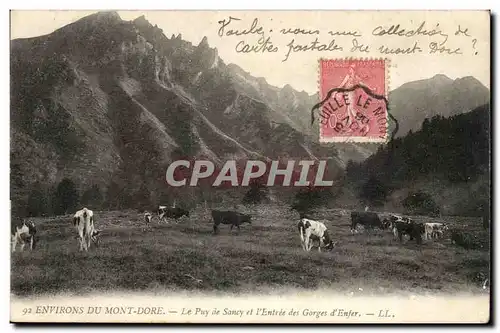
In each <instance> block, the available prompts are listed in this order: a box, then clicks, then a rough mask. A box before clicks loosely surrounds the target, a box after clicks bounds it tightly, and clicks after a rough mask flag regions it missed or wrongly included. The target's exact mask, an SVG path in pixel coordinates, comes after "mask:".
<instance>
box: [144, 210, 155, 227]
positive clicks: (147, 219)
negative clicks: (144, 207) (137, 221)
mask: <svg viewBox="0 0 500 333" xmlns="http://www.w3.org/2000/svg"><path fill="white" fill-rule="evenodd" d="M152 217H153V216H152V215H151V213H150V212H145V213H144V222H146V224H148V225H149V224H150V223H151V219H152Z"/></svg>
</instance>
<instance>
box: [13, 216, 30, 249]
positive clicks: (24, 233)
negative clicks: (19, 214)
mask: <svg viewBox="0 0 500 333" xmlns="http://www.w3.org/2000/svg"><path fill="white" fill-rule="evenodd" d="M13 231H14V233H13V234H12V240H11V241H12V252H16V247H17V244H18V243H20V244H21V251H22V250H23V249H24V246H25V245H26V244H29V247H30V250H31V251H33V249H34V248H35V243H36V239H35V236H36V227H35V223H33V221H27V222H26V221H23V222H22V223H20V224H18V225H15V226H14V230H13Z"/></svg>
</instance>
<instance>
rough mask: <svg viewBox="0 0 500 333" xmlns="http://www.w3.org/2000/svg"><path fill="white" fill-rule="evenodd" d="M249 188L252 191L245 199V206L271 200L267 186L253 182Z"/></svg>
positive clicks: (248, 192) (249, 191)
mask: <svg viewBox="0 0 500 333" xmlns="http://www.w3.org/2000/svg"><path fill="white" fill-rule="evenodd" d="M249 186H250V189H249V190H248V191H247V193H246V194H245V196H244V197H243V203H244V204H258V203H261V202H262V201H263V200H269V191H268V188H267V187H266V185H264V184H262V183H261V182H259V181H257V180H252V182H251V183H250V184H249Z"/></svg>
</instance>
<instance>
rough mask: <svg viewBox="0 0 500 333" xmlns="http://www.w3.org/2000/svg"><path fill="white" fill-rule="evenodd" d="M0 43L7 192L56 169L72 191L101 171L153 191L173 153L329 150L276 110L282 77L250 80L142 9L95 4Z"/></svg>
mask: <svg viewBox="0 0 500 333" xmlns="http://www.w3.org/2000/svg"><path fill="white" fill-rule="evenodd" d="M11 46H12V53H11V73H12V76H11V77H12V81H11V88H12V89H11V120H12V126H11V137H12V142H11V163H12V165H15V166H16V168H15V169H16V172H17V173H19V174H20V175H22V176H23V179H25V181H24V182H23V184H22V186H21V185H19V184H17V185H13V189H12V191H13V196H14V197H16V198H25V197H26V195H27V191H28V189H29V188H30V186H31V184H33V183H35V182H40V183H42V184H45V185H46V186H52V185H54V184H56V183H58V182H59V181H60V180H61V179H62V178H63V177H69V178H71V179H72V180H73V181H75V182H76V183H77V185H78V186H79V188H80V190H81V191H83V190H84V189H85V188H88V187H90V186H92V185H94V184H97V185H98V186H100V187H101V188H102V189H103V190H106V189H107V188H108V187H109V186H110V183H113V186H115V187H116V186H117V187H119V188H120V187H121V188H122V192H123V191H129V192H131V193H133V192H134V191H138V188H139V187H140V186H142V185H143V184H146V187H147V188H148V190H150V191H151V192H155V191H157V190H159V189H160V188H162V187H164V186H165V185H164V181H163V179H164V174H165V169H166V166H167V165H168V163H169V162H171V161H172V159H173V158H174V156H180V155H182V156H190V157H192V158H197V157H198V158H199V157H207V158H210V159H211V160H213V161H215V162H216V163H219V164H220V163H223V162H224V161H225V160H227V159H230V158H237V159H241V160H245V159H248V158H259V159H266V158H276V157H278V156H282V155H284V154H285V155H287V156H289V157H293V158H304V157H305V158H315V157H318V158H334V157H335V156H336V154H337V152H336V150H335V149H334V148H333V147H328V148H324V147H321V146H319V145H318V144H317V143H315V142H313V141H312V140H311V139H310V138H309V137H308V135H307V133H306V134H305V133H303V132H302V130H303V129H304V126H303V124H300V121H298V120H300V119H302V116H298V115H295V116H294V117H295V118H294V117H292V116H290V112H285V111H284V110H285V109H287V108H289V107H292V106H293V105H298V104H297V103H299V102H298V99H297V98H294V97H293V95H294V92H293V91H292V89H290V87H285V89H284V91H283V92H281V91H280V90H279V89H277V88H270V86H268V85H267V84H265V82H262V80H260V82H261V84H260V86H258V87H256V92H255V91H250V89H248V86H247V83H246V82H241V81H239V80H238V79H237V76H238V73H237V71H235V70H234V67H233V66H227V65H225V64H224V62H223V61H222V60H221V59H220V58H219V56H218V52H217V50H216V49H214V48H210V46H209V44H208V40H207V39H206V38H204V39H203V40H201V41H200V43H199V44H198V45H192V44H191V43H189V42H186V41H184V40H182V37H181V36H180V35H178V36H172V38H167V37H166V36H165V34H164V33H163V31H162V30H161V29H159V28H158V27H156V26H152V25H151V24H150V23H149V22H147V21H146V20H145V19H144V17H140V18H138V19H136V20H134V21H132V22H127V21H123V20H121V19H120V17H119V16H118V15H117V14H116V13H112V12H111V13H109V12H108V13H98V14H95V15H91V16H88V17H85V18H83V19H81V20H79V21H77V22H75V23H73V24H70V25H67V26H65V27H63V28H61V29H59V30H57V31H55V32H54V33H52V34H50V35H46V36H41V37H37V38H29V39H21V40H13V41H12V42H11ZM262 86H265V87H264V88H263V87H262ZM273 89H274V90H275V95H273V94H270V93H269V91H272V90H273ZM259 91H265V92H264V93H262V92H259ZM305 95H307V94H305ZM283 101H286V103H291V104H285V103H284V102H283ZM273 103H274V104H273ZM301 103H303V105H302V106H301V108H300V110H301V112H302V114H305V112H306V111H304V110H306V109H307V108H309V105H308V103H306V102H302V101H301ZM283 105H284V106H283ZM278 106H280V107H278ZM306 106H307V107H306ZM306 118H307V119H309V118H308V117H306ZM339 167H340V164H339Z"/></svg>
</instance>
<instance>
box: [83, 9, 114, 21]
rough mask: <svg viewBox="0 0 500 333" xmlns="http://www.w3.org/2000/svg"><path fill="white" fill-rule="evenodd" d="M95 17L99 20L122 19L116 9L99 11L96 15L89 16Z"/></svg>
mask: <svg viewBox="0 0 500 333" xmlns="http://www.w3.org/2000/svg"><path fill="white" fill-rule="evenodd" d="M92 17H93V18H94V19H95V20H98V21H121V20H122V18H121V17H120V15H118V13H117V12H116V11H102V12H97V13H95V14H94V15H90V16H88V18H92Z"/></svg>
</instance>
